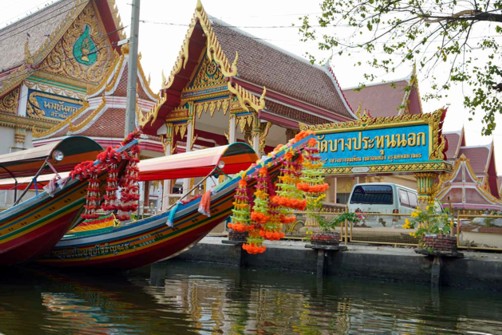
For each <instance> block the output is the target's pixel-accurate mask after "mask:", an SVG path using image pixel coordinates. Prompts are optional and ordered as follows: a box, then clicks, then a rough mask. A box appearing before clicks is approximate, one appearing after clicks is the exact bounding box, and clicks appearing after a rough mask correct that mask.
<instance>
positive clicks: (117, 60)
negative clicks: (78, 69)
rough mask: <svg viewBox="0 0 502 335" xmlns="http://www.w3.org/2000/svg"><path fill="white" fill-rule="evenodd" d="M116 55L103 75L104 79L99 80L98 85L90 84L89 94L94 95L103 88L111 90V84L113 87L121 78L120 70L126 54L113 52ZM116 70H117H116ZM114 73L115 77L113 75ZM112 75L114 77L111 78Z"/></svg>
mask: <svg viewBox="0 0 502 335" xmlns="http://www.w3.org/2000/svg"><path fill="white" fill-rule="evenodd" d="M113 53H114V55H115V56H114V57H113V58H112V62H111V64H110V66H109V67H108V69H107V70H106V73H105V74H104V75H103V80H101V81H100V82H99V84H98V85H97V86H94V87H93V86H88V87H87V95H89V96H92V95H95V94H98V93H100V92H101V91H102V90H103V89H105V90H108V91H109V86H110V85H111V86H112V87H113V86H114V85H115V83H116V81H117V80H118V78H119V74H120V72H121V71H120V70H121V69H122V65H123V64H124V56H123V55H120V56H119V55H118V53H117V52H116V51H114V52H113ZM114 71H115V72H114ZM112 73H113V77H112ZM110 77H112V78H111V79H110Z"/></svg>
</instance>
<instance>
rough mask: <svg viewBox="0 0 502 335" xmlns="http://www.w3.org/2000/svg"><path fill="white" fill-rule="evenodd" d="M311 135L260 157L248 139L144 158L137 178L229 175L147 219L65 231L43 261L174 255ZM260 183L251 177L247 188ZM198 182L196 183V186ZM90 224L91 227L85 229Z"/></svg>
mask: <svg viewBox="0 0 502 335" xmlns="http://www.w3.org/2000/svg"><path fill="white" fill-rule="evenodd" d="M311 138H313V136H311V135H308V134H307V135H305V136H303V137H298V138H297V139H296V138H295V139H294V140H291V141H289V142H288V143H287V144H286V145H283V146H278V147H277V148H276V149H274V151H273V152H271V153H269V154H268V155H267V156H264V157H262V158H261V159H258V157H257V155H256V153H255V152H254V150H253V149H252V148H251V147H250V146H249V145H247V144H245V143H240V142H237V143H232V144H229V145H225V146H220V147H214V148H208V149H201V150H197V151H193V152H187V153H180V154H176V155H171V156H164V157H158V158H152V159H147V160H142V161H141V162H140V163H139V164H138V168H139V180H142V181H148V180H166V179H172V180H174V179H178V178H192V177H201V176H204V177H203V179H202V180H201V181H200V182H199V183H198V185H199V184H201V183H202V182H204V181H205V180H207V179H209V178H214V177H218V176H226V178H227V179H226V180H225V181H223V182H221V183H220V184H217V185H216V186H215V187H214V188H213V189H212V190H209V191H206V193H204V195H203V196H201V197H194V198H192V199H186V200H185V201H178V202H176V204H174V205H173V206H172V207H170V208H168V209H167V210H166V211H164V212H161V213H158V214H156V215H153V216H151V217H148V218H143V219H138V220H136V221H134V220H130V221H126V222H122V223H119V224H113V225H109V226H105V225H103V226H100V225H99V220H98V223H97V224H96V225H94V226H93V225H92V224H90V225H89V227H86V228H82V229H79V226H77V227H76V228H75V229H74V230H72V231H70V232H69V233H68V234H66V235H65V236H64V237H63V238H62V239H61V241H59V242H58V243H57V244H56V245H55V247H54V248H53V249H52V251H51V252H50V253H48V254H47V255H45V256H44V257H42V258H41V259H40V260H39V263H41V264H44V265H50V266H56V267H67V268H86V269H89V268H95V269H96V268H98V269H104V270H126V269H132V268H138V267H142V266H145V265H149V264H151V263H154V262H157V261H160V260H164V259H168V258H171V257H174V256H175V255H177V254H179V253H180V252H182V251H184V250H186V249H187V248H189V247H190V246H192V245H194V244H195V243H197V242H198V241H199V240H200V239H202V238H203V237H204V236H206V235H207V234H208V233H209V232H210V231H211V230H212V229H213V228H214V227H216V226H217V225H218V224H219V223H221V222H224V221H225V220H226V219H227V218H228V217H230V215H231V214H232V209H233V206H234V195H235V193H236V189H237V187H238V184H239V181H241V180H242V179H243V178H248V177H250V176H253V175H254V176H256V175H257V174H258V171H261V170H262V169H264V168H265V169H267V171H268V172H269V175H270V178H271V179H274V178H277V176H278V175H279V171H280V169H281V167H282V163H283V159H284V156H285V155H286V152H289V153H290V154H291V153H293V154H294V155H296V156H297V157H298V156H299V153H300V152H301V149H302V148H303V147H304V146H306V145H307V141H308V140H309V139H311ZM253 183H255V184H256V179H255V178H254V179H253V178H252V179H250V183H249V187H251V186H252V185H253ZM195 187H197V185H195ZM87 228H88V229H87Z"/></svg>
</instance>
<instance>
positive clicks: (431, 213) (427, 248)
mask: <svg viewBox="0 0 502 335" xmlns="http://www.w3.org/2000/svg"><path fill="white" fill-rule="evenodd" d="M452 226H453V217H452V216H451V215H450V212H449V210H448V209H444V210H442V211H440V212H438V211H437V210H436V207H435V206H434V205H427V206H426V207H425V208H424V209H421V208H417V209H416V210H415V211H413V212H412V213H411V217H410V218H409V219H408V218H406V219H405V221H404V225H403V228H406V229H415V231H414V232H412V233H410V235H411V236H413V237H416V238H417V239H418V247H419V249H418V250H417V251H418V252H420V253H426V254H442V253H450V254H452V253H456V252H457V239H456V238H455V236H452V235H450V233H451V231H452Z"/></svg>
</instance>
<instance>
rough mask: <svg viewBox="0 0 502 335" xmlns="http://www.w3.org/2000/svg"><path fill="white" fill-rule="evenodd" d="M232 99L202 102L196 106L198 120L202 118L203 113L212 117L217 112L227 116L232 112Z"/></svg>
mask: <svg viewBox="0 0 502 335" xmlns="http://www.w3.org/2000/svg"><path fill="white" fill-rule="evenodd" d="M229 107H230V99H220V100H211V101H202V102H200V103H196V104H195V112H196V114H197V118H200V116H201V114H202V113H208V112H209V113H210V115H211V116H213V115H214V113H215V112H218V113H223V115H226V114H227V112H228V111H229V110H230V108H229Z"/></svg>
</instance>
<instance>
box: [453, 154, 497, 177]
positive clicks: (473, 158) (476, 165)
mask: <svg viewBox="0 0 502 335" xmlns="http://www.w3.org/2000/svg"><path fill="white" fill-rule="evenodd" d="M461 154H464V155H465V157H467V158H469V162H470V164H471V167H472V170H473V171H474V173H475V174H476V176H481V177H483V176H484V174H485V173H487V167H488V160H489V159H490V157H491V156H490V154H491V153H490V148H489V147H487V146H479V147H462V148H460V151H459V156H460V155H461Z"/></svg>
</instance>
